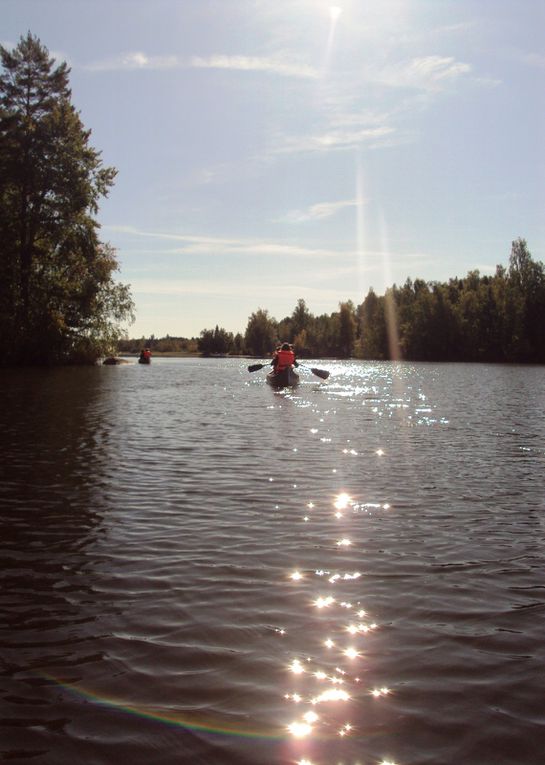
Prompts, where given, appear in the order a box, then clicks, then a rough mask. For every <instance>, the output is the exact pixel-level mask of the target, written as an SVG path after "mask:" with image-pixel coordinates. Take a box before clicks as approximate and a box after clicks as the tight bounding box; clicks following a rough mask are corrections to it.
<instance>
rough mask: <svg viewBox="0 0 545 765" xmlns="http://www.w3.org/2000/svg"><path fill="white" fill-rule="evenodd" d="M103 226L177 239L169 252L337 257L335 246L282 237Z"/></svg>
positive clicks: (124, 231)
mask: <svg viewBox="0 0 545 765" xmlns="http://www.w3.org/2000/svg"><path fill="white" fill-rule="evenodd" d="M104 230H107V231H110V232H112V233H117V234H125V235H129V236H135V237H146V238H151V239H156V240H158V241H170V242H178V243H180V244H179V246H177V247H176V248H175V249H170V250H168V254H171V255H182V254H186V255H187V254H199V255H212V256H214V255H216V256H219V255H265V256H273V255H274V256H282V255H284V256H288V257H290V258H294V257H296V258H318V257H319V258H330V257H338V255H339V251H338V250H329V249H324V248H316V247H305V246H302V245H299V244H291V243H289V242H285V241H272V240H263V239H247V238H224V237H213V236H195V235H192V234H176V233H165V232H155V231H143V230H140V229H137V228H134V227H132V226H104ZM123 249H125V248H123ZM161 252H162V253H163V254H167V251H165V250H161Z"/></svg>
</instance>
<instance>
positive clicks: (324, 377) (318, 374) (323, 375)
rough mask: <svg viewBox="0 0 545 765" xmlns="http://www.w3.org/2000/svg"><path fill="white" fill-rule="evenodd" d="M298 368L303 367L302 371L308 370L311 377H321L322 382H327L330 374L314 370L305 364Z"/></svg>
mask: <svg viewBox="0 0 545 765" xmlns="http://www.w3.org/2000/svg"><path fill="white" fill-rule="evenodd" d="M299 366H300V367H303V369H310V371H311V372H312V374H313V375H316V376H317V377H321V378H322V380H327V378H328V377H329V374H330V373H329V372H328V371H327V370H326V369H316V367H307V366H306V365H305V364H299Z"/></svg>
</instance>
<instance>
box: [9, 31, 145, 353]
mask: <svg viewBox="0 0 545 765" xmlns="http://www.w3.org/2000/svg"><path fill="white" fill-rule="evenodd" d="M0 57H1V62H2V66H3V71H2V72H1V74H0V335H1V336H2V356H1V357H0V363H66V362H92V361H95V360H96V359H97V358H98V356H100V355H101V354H103V353H106V352H109V351H110V349H111V348H112V347H113V344H114V343H115V340H116V339H117V337H118V336H119V322H121V321H123V320H124V319H126V318H130V317H131V316H132V308H133V304H132V300H131V297H130V293H129V290H128V287H127V286H125V285H121V284H118V283H115V282H114V281H113V278H112V274H113V272H114V271H115V270H116V269H117V267H118V264H117V261H116V258H115V255H114V252H113V250H112V248H111V247H110V246H109V245H108V244H103V243H101V242H100V240H99V238H98V229H99V225H98V223H97V222H96V220H95V219H94V217H93V216H95V215H96V214H97V212H98V202H99V200H100V198H101V197H103V196H106V195H107V193H108V190H109V188H110V187H111V185H112V184H113V181H114V178H115V175H116V171H115V170H114V169H113V168H109V167H104V166H103V164H102V160H101V156H100V153H99V152H98V151H96V150H95V149H93V148H92V147H91V146H90V144H89V136H90V131H88V130H85V129H84V127H83V125H82V123H81V120H80V117H79V114H78V112H77V111H76V110H75V108H74V106H73V105H72V103H71V91H70V89H69V69H68V67H67V66H66V64H65V63H62V64H60V65H59V66H55V60H54V59H52V58H50V57H49V53H48V51H47V49H46V48H45V47H44V46H43V45H42V44H41V43H40V41H39V40H38V39H37V38H36V37H34V36H33V35H32V34H31V33H30V32H29V33H28V34H27V35H26V37H22V38H21V40H20V42H19V44H18V45H17V47H16V48H15V49H14V50H12V51H9V50H7V49H6V48H4V47H2V46H0Z"/></svg>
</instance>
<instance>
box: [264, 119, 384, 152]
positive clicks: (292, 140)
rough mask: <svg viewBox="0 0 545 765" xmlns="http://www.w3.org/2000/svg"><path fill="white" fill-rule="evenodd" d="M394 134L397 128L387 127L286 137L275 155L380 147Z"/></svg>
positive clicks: (275, 150) (279, 144)
mask: <svg viewBox="0 0 545 765" xmlns="http://www.w3.org/2000/svg"><path fill="white" fill-rule="evenodd" d="M393 133H395V128H393V127H389V126H387V125H383V126H381V127H375V128H362V129H360V130H333V129H332V130H326V131H324V132H323V133H319V134H315V135H307V136H296V137H291V136H290V137H285V138H283V139H282V141H280V142H278V144H277V146H276V148H275V149H274V151H273V153H275V154H294V153H301V152H320V151H322V152H323V151H335V150H346V149H351V148H354V147H356V146H361V145H362V144H373V145H378V144H379V143H380V141H381V140H382V139H384V138H386V137H388V138H391V137H392V134H393Z"/></svg>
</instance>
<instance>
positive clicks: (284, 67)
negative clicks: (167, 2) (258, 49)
mask: <svg viewBox="0 0 545 765" xmlns="http://www.w3.org/2000/svg"><path fill="white" fill-rule="evenodd" d="M190 64H191V66H192V67H194V68H197V69H233V70H238V71H243V72H269V73H272V74H279V75H281V76H283V77H300V78H304V79H317V78H318V77H319V76H320V75H319V72H318V70H317V69H315V68H314V67H311V66H309V65H308V64H305V63H302V62H297V61H291V60H288V59H285V58H283V57H267V56H224V55H219V54H217V55H214V56H208V57H206V58H202V57H200V56H194V57H193V58H192V59H191V61H190Z"/></svg>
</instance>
